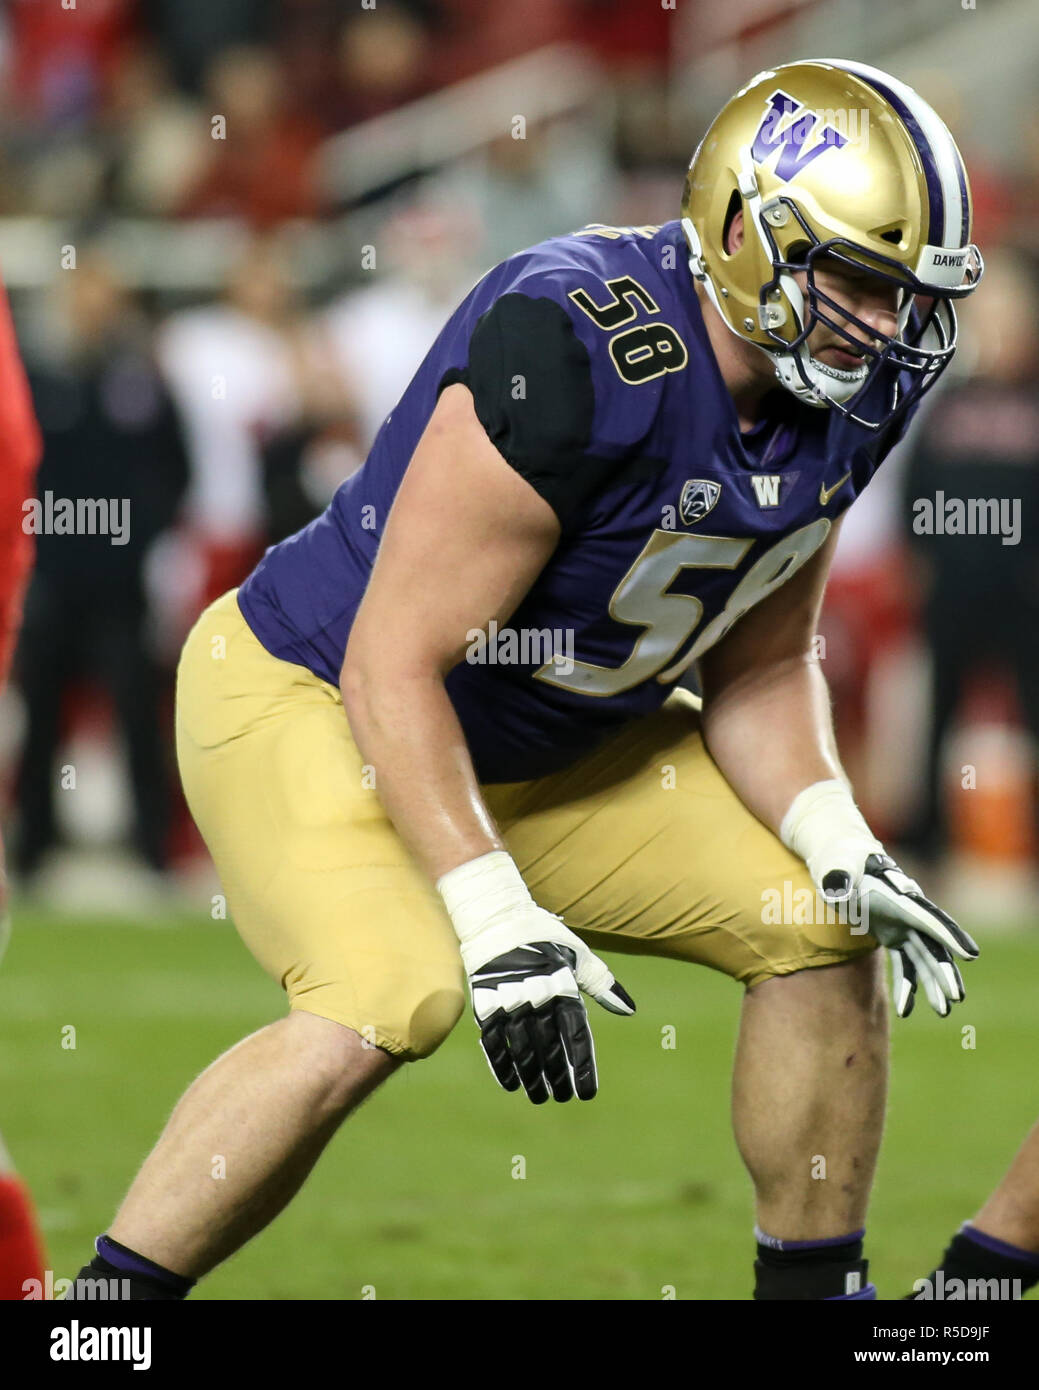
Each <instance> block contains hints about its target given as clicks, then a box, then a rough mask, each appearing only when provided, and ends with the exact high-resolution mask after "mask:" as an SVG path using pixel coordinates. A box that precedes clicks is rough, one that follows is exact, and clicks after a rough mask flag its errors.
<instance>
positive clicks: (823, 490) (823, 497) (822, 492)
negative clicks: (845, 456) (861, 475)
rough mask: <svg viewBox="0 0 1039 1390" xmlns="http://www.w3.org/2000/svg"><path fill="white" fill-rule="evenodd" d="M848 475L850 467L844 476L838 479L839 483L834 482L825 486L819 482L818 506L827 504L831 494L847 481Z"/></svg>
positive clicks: (849, 474)
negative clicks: (829, 485)
mask: <svg viewBox="0 0 1039 1390" xmlns="http://www.w3.org/2000/svg"><path fill="white" fill-rule="evenodd" d="M850 477H851V471H850V469H849V471H848V472H847V473H845V475H844V477H843V478H842V479H841V480H840V482H839V483H834V485H833V487H825V486H824V485H823V484H822V483H820V484H819V506H820V507H825V506H826V504H827V502H829V500H830V498H831V497H832V496H833V494H834V493H835V492H837V491H838V490H839V489H840V488H842V487H843V486H844V484H845V483H846V482H847V481H848V479H849V478H850Z"/></svg>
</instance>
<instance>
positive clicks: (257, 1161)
mask: <svg viewBox="0 0 1039 1390" xmlns="http://www.w3.org/2000/svg"><path fill="white" fill-rule="evenodd" d="M398 1065H399V1059H396V1058H393V1057H390V1056H389V1055H388V1054H387V1053H386V1052H383V1051H382V1050H381V1049H379V1048H369V1047H366V1046H365V1044H364V1042H363V1041H362V1039H361V1038H360V1037H359V1035H358V1034H357V1033H355V1032H354V1031H353V1030H352V1029H349V1028H345V1027H343V1026H342V1025H340V1024H338V1023H333V1022H331V1021H330V1020H329V1019H325V1018H319V1017H317V1016H316V1015H314V1014H307V1013H303V1012H301V1011H297V1012H295V1013H292V1014H290V1015H289V1017H288V1018H284V1019H280V1020H279V1021H278V1022H277V1023H273V1024H271V1025H269V1026H268V1027H266V1028H262V1029H260V1031H259V1032H258V1033H254V1034H253V1035H252V1036H251V1037H248V1038H246V1039H244V1040H243V1041H242V1042H240V1043H238V1045H237V1046H236V1047H233V1048H232V1049H231V1050H230V1051H229V1052H226V1053H225V1054H224V1055H223V1056H222V1057H220V1058H218V1059H217V1061H216V1062H214V1063H213V1065H212V1066H211V1067H209V1068H208V1069H207V1070H206V1071H205V1072H203V1073H202V1075H201V1076H200V1077H199V1078H198V1079H197V1080H196V1081H195V1083H194V1084H193V1085H192V1086H191V1088H190V1089H189V1090H188V1091H187V1092H186V1093H185V1095H184V1096H183V1097H182V1099H181V1101H180V1102H179V1104H178V1105H177V1107H176V1109H175V1110H174V1112H173V1114H172V1116H171V1117H170V1120H169V1123H168V1124H167V1126H166V1129H165V1130H164V1131H163V1134H162V1136H161V1137H160V1139H159V1142H158V1144H157V1145H156V1147H155V1149H154V1150H153V1151H152V1153H151V1154H150V1155H149V1157H148V1158H147V1159H146V1160H145V1163H144V1165H143V1167H142V1168H141V1171H140V1173H139V1174H138V1175H137V1178H136V1179H135V1181H134V1183H133V1185H132V1187H131V1188H130V1191H129V1193H128V1194H127V1196H126V1199H125V1201H124V1202H123V1205H122V1207H121V1208H120V1210H119V1212H118V1214H117V1216H116V1219H115V1221H114V1222H113V1223H112V1226H111V1227H110V1229H109V1231H108V1232H107V1233H106V1234H105V1235H104V1236H101V1237H100V1238H99V1240H98V1242H97V1254H96V1255H95V1258H94V1259H93V1260H92V1261H91V1263H90V1264H88V1265H86V1266H84V1268H83V1269H82V1270H80V1272H79V1274H78V1275H77V1278H76V1281H75V1283H74V1284H73V1287H72V1289H71V1290H70V1291H69V1293H68V1294H67V1295H66V1297H68V1298H73V1299H75V1298H77V1297H89V1291H88V1289H89V1286H87V1285H81V1284H80V1281H81V1280H84V1281H85V1280H97V1279H105V1280H115V1281H120V1280H125V1281H127V1283H128V1286H129V1296H130V1298H131V1299H178V1298H184V1297H185V1296H186V1295H187V1293H188V1292H189V1290H190V1289H191V1287H192V1285H193V1284H194V1282H195V1281H196V1280H197V1279H198V1278H200V1277H201V1276H202V1275H204V1274H206V1273H208V1272H209V1270H211V1269H213V1268H214V1267H215V1266H216V1265H218V1264H219V1263H220V1262H221V1261H223V1260H225V1259H227V1258H228V1256H229V1255H232V1254H233V1253H234V1252H235V1251H236V1250H238V1249H240V1248H241V1246H243V1245H244V1244H245V1243H246V1242H247V1241H248V1240H250V1239H251V1238H252V1237H253V1236H254V1235H256V1234H257V1233H258V1232H259V1231H261V1230H263V1228H264V1227H265V1226H267V1225H268V1224H269V1223H270V1222H271V1221H272V1220H273V1219H274V1217H275V1216H277V1215H278V1213H279V1212H280V1211H281V1210H282V1209H283V1208H284V1207H285V1206H286V1205H287V1203H288V1202H289V1201H290V1200H291V1198H292V1197H293V1196H295V1194H296V1192H297V1191H298V1190H299V1188H300V1187H301V1186H302V1184H303V1182H304V1181H305V1179H306V1178H307V1176H308V1174H309V1173H310V1171H311V1169H312V1168H313V1166H314V1164H315V1163H316V1162H317V1160H318V1158H319V1157H320V1155H321V1152H322V1151H323V1149H324V1148H325V1145H326V1144H327V1143H328V1141H329V1140H330V1139H331V1137H332V1135H333V1134H334V1133H335V1132H336V1130H337V1129H338V1128H339V1125H340V1124H341V1123H342V1121H343V1119H344V1118H345V1117H346V1115H347V1114H349V1113H350V1111H351V1110H353V1109H355V1108H356V1107H357V1106H358V1105H359V1104H360V1103H361V1101H363V1100H364V1099H365V1097H366V1096H368V1095H369V1094H370V1093H371V1092H372V1091H373V1090H374V1089H375V1088H376V1087H377V1086H378V1085H379V1084H380V1082H381V1081H383V1080H385V1079H386V1077H387V1076H389V1075H390V1073H391V1072H392V1071H393V1070H394V1069H395V1068H396V1067H397V1066H398ZM214 1155H219V1156H220V1157H221V1171H220V1175H219V1180H215V1174H214V1171H213V1156H214ZM110 1287H113V1288H115V1287H118V1288H122V1287H123V1286H122V1285H121V1284H120V1283H118V1282H117V1283H113V1284H111V1285H110ZM81 1290H82V1292H81Z"/></svg>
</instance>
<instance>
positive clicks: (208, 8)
mask: <svg viewBox="0 0 1039 1390" xmlns="http://www.w3.org/2000/svg"><path fill="white" fill-rule="evenodd" d="M286 2H287V0H141V4H142V9H143V11H144V15H145V17H146V19H147V22H148V25H149V28H150V29H151V32H152V34H153V36H154V37H155V40H156V42H157V43H158V46H159V48H160V49H161V50H162V52H163V53H164V54H165V55H166V57H167V59H168V61H169V63H170V66H171V69H172V72H173V78H174V81H175V82H176V83H177V85H178V86H180V87H183V88H185V89H186V90H187V91H190V92H197V91H198V90H199V88H200V87H201V86H202V82H203V77H204V75H205V73H206V70H207V69H208V67H209V65H210V63H211V62H212V60H213V57H214V55H215V54H219V53H221V52H223V50H224V49H225V48H231V47H234V46H237V45H239V44H255V43H260V42H262V41H264V40H266V39H268V38H269V37H270V35H271V31H272V28H273V24H274V20H275V17H276V15H277V12H278V11H279V10H280V9H281V7H282V5H283V4H284V3H286ZM288 2H291V0H288ZM30 3H32V0H30Z"/></svg>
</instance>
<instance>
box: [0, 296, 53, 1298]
mask: <svg viewBox="0 0 1039 1390" xmlns="http://www.w3.org/2000/svg"><path fill="white" fill-rule="evenodd" d="M39 458H40V431H39V426H38V425H37V423H36V415H35V413H34V411H33V406H32V397H31V396H30V394H29V383H28V382H27V381H26V379H25V370H24V368H23V367H22V361H21V358H20V357H19V355H18V344H17V342H16V341H15V336H14V325H13V324H12V322H11V310H10V307H9V305H8V303H7V295H6V293H5V292H4V290H3V288H2V286H0V690H2V689H3V686H4V683H5V681H6V679H7V672H8V667H9V666H10V663H11V655H12V653H13V651H14V643H15V638H16V636H17V634H18V624H19V621H20V619H21V611H22V597H23V595H24V593H25V585H26V582H27V580H28V578H29V570H30V569H31V567H32V556H33V540H32V536H31V535H27V534H26V533H25V532H24V531H23V530H22V520H23V518H24V515H25V513H24V512H23V511H22V503H23V502H24V501H25V499H26V498H27V497H31V496H34V490H33V479H34V476H35V473H36V465H37V463H38V462H39ZM4 912H5V904H3V903H0V918H2V917H3V914H4ZM5 1162H6V1159H5V1155H4V1150H3V1145H2V1144H0V1300H11V1299H23V1298H25V1296H26V1294H25V1290H24V1287H23V1285H24V1282H25V1281H26V1280H28V1279H37V1280H40V1279H42V1278H43V1250H42V1246H41V1243H40V1239H39V1236H38V1234H37V1231H36V1223H35V1221H34V1219H33V1211H32V1203H31V1201H30V1199H29V1192H28V1189H27V1187H26V1186H25V1183H24V1182H23V1181H22V1180H21V1178H19V1177H18V1175H17V1174H16V1173H14V1172H12V1171H10V1170H9V1169H6V1168H5V1166H4V1164H5Z"/></svg>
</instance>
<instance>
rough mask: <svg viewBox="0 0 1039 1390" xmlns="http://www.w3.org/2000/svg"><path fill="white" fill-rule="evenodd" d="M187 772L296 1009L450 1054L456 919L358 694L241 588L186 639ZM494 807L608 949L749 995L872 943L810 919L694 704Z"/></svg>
mask: <svg viewBox="0 0 1039 1390" xmlns="http://www.w3.org/2000/svg"><path fill="white" fill-rule="evenodd" d="M177 758H178V762H179V764H180V771H181V777H182V779H183V783H184V790H185V794H186V796H187V800H188V804H189V806H190V808H191V812H192V814H193V816H194V817H195V820H196V822H197V824H198V827H199V829H200V831H201V832H202V835H203V836H204V838H205V841H206V844H207V845H208V847H209V850H210V853H211V854H212V856H213V860H214V862H215V864H216V868H217V871H218V873H219V875H220V879H221V882H222V885H223V888H224V892H225V894H226V897H227V906H228V909H229V911H230V913H231V916H232V917H233V919H234V922H235V925H236V927H237V929H238V931H239V933H240V935H241V937H242V939H243V940H244V941H245V943H246V945H247V946H248V947H249V949H250V951H252V953H253V955H254V956H255V957H256V959H257V960H258V961H259V962H260V964H261V965H262V966H263V968H264V969H265V970H266V971H267V972H268V973H269V974H270V975H271V976H273V978H274V979H275V980H277V981H278V982H279V983H280V984H281V986H282V987H283V989H284V990H285V991H286V993H287V995H288V997H289V1002H290V1006H291V1007H292V1008H293V1009H304V1010H306V1011H307V1012H309V1013H315V1014H318V1015H320V1016H321V1017H322V1018H328V1019H333V1020H334V1021H336V1022H337V1023H342V1024H344V1025H346V1026H347V1027H349V1028H352V1029H354V1030H355V1031H356V1032H358V1033H360V1034H361V1036H362V1037H364V1038H366V1039H367V1040H368V1041H370V1042H373V1043H375V1044H377V1045H378V1046H380V1047H382V1048H385V1049H386V1050H387V1051H388V1052H391V1053H394V1054H396V1055H398V1056H402V1057H404V1058H407V1059H415V1058H419V1057H427V1056H429V1054H430V1053H432V1052H433V1051H435V1049H436V1048H437V1047H438V1046H439V1045H440V1043H441V1042H442V1041H443V1040H444V1038H445V1037H446V1036H447V1034H448V1033H449V1032H450V1030H451V1028H452V1027H453V1026H454V1024H455V1023H456V1021H457V1020H458V1017H459V1015H460V1013H461V1012H462V1009H463V1007H464V1005H465V1002H466V989H465V977H464V974H463V971H462V965H461V960H460V957H459V951H458V942H457V940H456V938H455V935H454V932H453V930H452V927H451V922H450V920H449V918H448V916H447V914H446V912H445V910H444V907H443V905H442V903H441V901H440V898H439V896H438V895H437V893H436V891H435V889H434V888H433V886H432V884H431V883H430V882H429V881H428V879H427V878H426V876H425V875H424V874H423V872H422V871H421V870H420V869H419V868H418V867H417V866H416V864H415V863H414V861H413V860H412V858H411V856H410V854H409V852H408V850H407V849H406V848H405V846H404V844H403V842H402V841H401V839H400V837H399V836H398V834H397V832H396V831H395V829H394V827H393V824H392V823H391V821H390V820H389V818H388V817H387V815H386V813H385V811H384V810H383V808H382V804H381V802H380V801H379V797H378V793H377V791H376V790H375V787H374V778H373V775H372V769H371V768H368V767H366V766H365V765H364V760H363V759H362V757H361V754H360V753H359V752H358V750H357V747H356V745H355V744H354V741H353V738H352V736H351V733H350V727H349V725H348V723H347V720H346V716H345V714H344V712H343V705H342V700H341V698H340V695H339V691H338V690H337V689H336V688H335V687H334V686H331V685H329V684H327V682H325V681H323V680H321V679H319V678H318V677H317V676H315V675H312V674H311V673H310V672H309V671H307V670H306V669H305V668H304V667H302V666H297V665H295V664H293V663H291V662H287V661H282V660H280V659H279V658H277V657H275V656H272V655H271V654H270V653H269V652H268V651H267V650H266V649H265V648H264V647H263V646H262V645H261V643H260V642H259V640H258V639H257V638H256V637H255V636H254V635H253V633H252V630H251V629H250V628H249V626H248V625H247V624H246V622H245V619H244V618H243V617H242V614H241V611H240V609H239V607H238V602H237V598H236V592H235V591H232V592H230V593H227V594H225V595H224V596H223V597H222V598H220V599H218V600H217V602H216V603H214V604H212V605H211V606H210V607H209V608H208V609H206V611H205V612H204V613H203V614H202V616H201V617H200V618H199V620H198V622H197V623H196V624H195V626H194V628H193V629H192V631H191V633H190V635H189V636H188V639H187V642H186V644H185V646H184V651H183V654H182V656H181V661H180V666H179V669H178V673H177ZM483 794H484V797H485V800H486V802H487V806H488V809H489V810H490V812H491V814H492V815H493V816H494V818H495V820H496V822H497V824H498V826H499V828H500V830H501V834H502V837H503V839H504V841H505V844H506V846H507V848H508V850H509V853H510V854H511V855H512V856H513V858H514V859H515V861H516V863H517V865H518V866H519V869H520V871H521V873H522V874H523V877H524V879H525V880H526V882H527V884H528V886H529V888H530V891H531V893H532V895H533V897H534V899H535V901H536V902H538V903H539V904H540V905H541V906H542V907H545V908H547V909H548V910H549V911H550V912H555V913H558V914H559V915H560V916H561V917H562V919H563V921H564V922H565V923H566V924H567V926H569V927H570V928H571V929H572V930H573V931H575V932H577V933H578V935H580V936H581V937H582V938H583V939H584V940H585V941H586V942H587V943H588V945H589V946H590V947H591V948H592V949H593V950H594V951H601V950H606V951H627V952H634V953H638V954H645V955H655V956H666V957H668V958H671V959H675V960H688V961H696V962H698V963H699V964H701V965H708V966H710V967H712V969H715V970H720V971H723V972H724V973H725V974H726V975H731V976H732V978H733V979H735V980H739V981H740V982H741V983H742V984H744V985H745V986H747V987H750V986H752V985H755V984H757V983H758V982H759V981H761V980H765V979H768V978H769V977H771V976H773V975H787V974H790V973H792V972H793V971H796V970H803V969H806V968H808V967H812V966H820V965H832V964H836V963H838V962H841V961H844V960H848V959H850V958H852V957H853V956H856V955H860V954H862V953H863V952H865V951H868V950H871V949H873V948H874V945H875V943H874V942H873V940H872V938H871V937H868V936H863V935H856V934H854V932H853V931H852V930H851V929H850V928H849V926H848V925H842V924H841V923H839V922H834V921H831V922H827V921H826V920H825V918H822V920H820V918H821V917H822V914H819V913H818V912H811V911H809V912H798V911H794V912H791V911H790V905H791V904H804V903H805V902H807V901H808V899H809V898H811V899H813V900H814V890H813V889H812V885H811V881H810V879H809V878H808V873H807V870H806V869H805V866H804V865H803V863H802V862H801V861H800V860H799V859H797V858H796V857H795V856H794V855H792V854H791V853H790V852H789V851H788V850H787V849H785V848H784V846H783V845H782V844H781V843H780V842H779V840H778V839H777V838H776V836H775V835H774V834H773V833H772V832H771V831H770V830H768V829H766V827H765V826H763V825H762V824H761V823H760V822H759V821H758V820H756V819H755V818H754V816H753V815H751V813H750V812H749V811H748V810H747V809H746V807H745V806H744V805H743V803H742V802H741V801H740V800H739V798H738V797H737V796H736V794H735V792H734V791H733V790H732V789H731V788H730V786H729V785H728V783H727V782H726V781H725V779H724V778H723V777H722V775H721V773H720V772H719V771H718V769H717V768H716V767H715V765H714V763H713V762H712V761H711V758H710V757H709V755H708V753H707V751H706V750H705V748H704V744H703V740H702V738H701V735H700V729H699V704H698V701H697V700H696V698H695V697H694V696H692V695H691V694H689V693H688V692H686V691H683V690H676V691H675V692H674V693H673V694H672V696H671V697H670V698H669V699H668V701H667V703H666V705H664V707H663V708H662V709H660V710H659V711H658V712H657V713H655V714H653V715H650V716H648V717H646V718H644V719H639V720H636V721H633V722H632V723H631V724H629V725H628V726H626V727H625V728H624V729H623V730H622V731H621V732H620V733H619V734H617V735H615V736H614V737H613V738H611V739H610V740H608V741H607V742H606V744H604V745H603V746H602V747H600V748H599V749H597V750H596V751H595V752H594V753H592V754H590V755H588V756H586V757H583V758H581V759H580V760H579V761H578V762H576V763H574V764H573V765H572V766H571V767H569V768H567V769H566V770H565V771H563V772H560V773H555V774H554V775H552V776H549V777H539V778H536V779H534V780H532V781H528V782H513V783H507V784H504V785H489V786H485V787H484V788H483ZM777 905H778V909H777ZM783 905H785V910H784V908H783ZM784 917H785V919H786V920H783V918H784ZM805 918H807V919H808V920H807V922H806V921H805V920H804V919H805ZM813 919H814V924H813Z"/></svg>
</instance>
